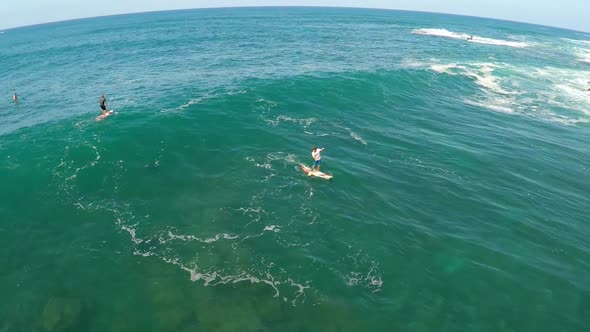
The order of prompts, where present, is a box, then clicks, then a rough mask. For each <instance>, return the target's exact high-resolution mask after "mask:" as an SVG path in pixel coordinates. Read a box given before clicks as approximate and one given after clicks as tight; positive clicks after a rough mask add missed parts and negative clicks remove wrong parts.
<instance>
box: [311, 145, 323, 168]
mask: <svg viewBox="0 0 590 332" xmlns="http://www.w3.org/2000/svg"><path fill="white" fill-rule="evenodd" d="M322 151H324V148H321V149H318V148H317V147H315V146H314V147H313V149H312V150H311V157H312V158H313V166H312V167H311V170H312V171H314V170H317V171H318V172H319V171H320V166H321V165H320V164H321V163H322V155H321V154H320V152H322Z"/></svg>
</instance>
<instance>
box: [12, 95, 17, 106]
mask: <svg viewBox="0 0 590 332" xmlns="http://www.w3.org/2000/svg"><path fill="white" fill-rule="evenodd" d="M12 101H13V102H14V103H15V104H18V96H17V95H16V92H15V93H14V95H13V96H12Z"/></svg>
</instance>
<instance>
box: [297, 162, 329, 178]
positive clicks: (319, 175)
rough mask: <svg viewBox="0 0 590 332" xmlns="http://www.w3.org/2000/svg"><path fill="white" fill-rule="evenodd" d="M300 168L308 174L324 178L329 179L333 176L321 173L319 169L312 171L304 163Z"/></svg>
mask: <svg viewBox="0 0 590 332" xmlns="http://www.w3.org/2000/svg"><path fill="white" fill-rule="evenodd" d="M301 170H302V171H304V172H305V173H306V174H307V175H308V176H315V177H318V178H322V179H326V180H330V179H331V178H333V176H332V175H330V174H326V173H322V172H320V171H312V170H311V168H309V167H307V166H305V165H301Z"/></svg>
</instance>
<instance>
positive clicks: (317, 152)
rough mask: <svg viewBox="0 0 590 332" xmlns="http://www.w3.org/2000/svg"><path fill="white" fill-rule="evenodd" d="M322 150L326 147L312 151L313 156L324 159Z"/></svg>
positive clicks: (316, 159)
mask: <svg viewBox="0 0 590 332" xmlns="http://www.w3.org/2000/svg"><path fill="white" fill-rule="evenodd" d="M322 151H324V149H316V150H315V151H312V152H311V156H312V157H313V160H315V161H318V160H320V159H322V156H321V155H320V152H322Z"/></svg>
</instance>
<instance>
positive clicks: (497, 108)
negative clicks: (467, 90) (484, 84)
mask: <svg viewBox="0 0 590 332" xmlns="http://www.w3.org/2000/svg"><path fill="white" fill-rule="evenodd" d="M464 102H465V104H468V105H472V106H478V107H483V108H487V109H489V110H492V111H495V112H499V113H506V114H510V113H514V110H513V109H512V108H510V107H507V106H501V105H498V104H495V103H493V102H492V101H488V102H479V101H473V100H470V99H465V100H464Z"/></svg>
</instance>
